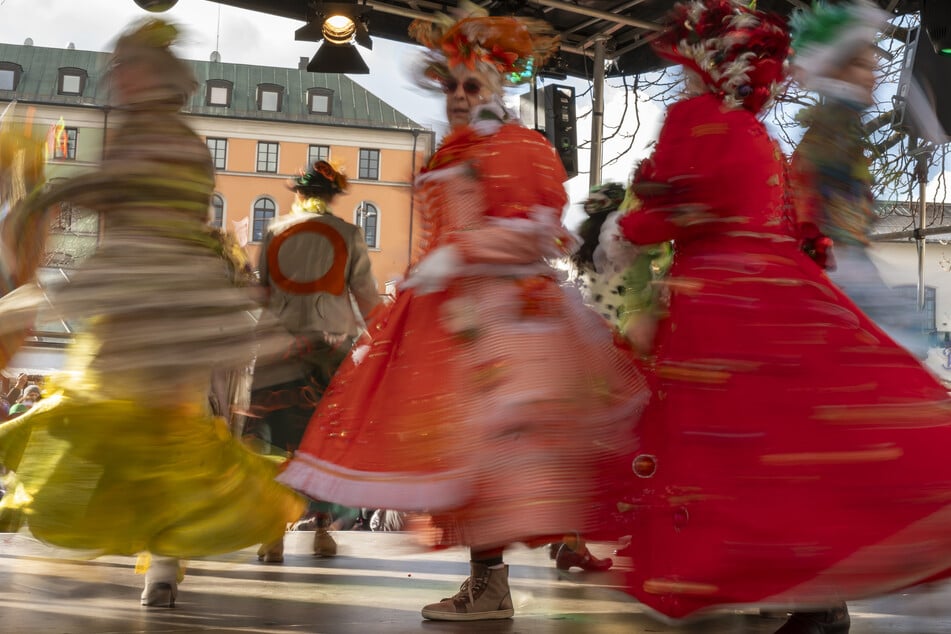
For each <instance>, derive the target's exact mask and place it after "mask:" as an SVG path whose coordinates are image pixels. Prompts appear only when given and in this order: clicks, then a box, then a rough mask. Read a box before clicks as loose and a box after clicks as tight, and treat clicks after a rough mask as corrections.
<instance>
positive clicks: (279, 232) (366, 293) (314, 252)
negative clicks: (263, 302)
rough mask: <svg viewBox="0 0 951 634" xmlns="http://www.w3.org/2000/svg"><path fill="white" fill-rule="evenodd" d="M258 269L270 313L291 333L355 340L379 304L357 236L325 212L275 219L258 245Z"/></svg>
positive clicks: (346, 224) (360, 236) (364, 248)
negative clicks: (327, 335)
mask: <svg viewBox="0 0 951 634" xmlns="http://www.w3.org/2000/svg"><path fill="white" fill-rule="evenodd" d="M259 271H260V274H261V283H262V284H263V285H265V286H267V287H268V288H269V289H270V301H269V306H270V309H271V310H272V311H273V312H274V314H276V315H277V316H278V317H279V318H280V320H281V322H282V323H283V324H284V327H285V328H287V329H288V330H289V331H290V332H291V333H293V334H295V335H301V334H309V333H319V332H325V333H327V334H329V335H347V336H349V337H354V336H356V335H357V334H359V332H360V330H361V328H362V327H363V323H364V322H365V321H366V320H367V319H368V318H369V316H370V313H372V312H373V310H374V309H375V308H377V306H378V305H379V304H380V296H379V293H378V291H377V286H376V282H375V280H374V279H373V272H372V271H371V270H370V258H369V255H368V252H367V245H366V242H365V241H364V239H363V234H362V232H361V231H360V229H359V227H357V226H355V225H353V224H351V223H349V222H347V221H345V220H341V219H340V218H337V217H336V216H334V215H333V214H330V213H325V214H312V213H292V214H290V215H288V216H286V217H283V218H279V219H277V220H276V221H275V222H274V223H273V224H272V225H271V227H270V228H269V229H268V232H267V235H266V237H265V239H264V243H263V244H262V248H261V260H260V266H259ZM351 297H352V299H351ZM354 303H355V304H356V307H357V309H358V310H359V313H360V317H358V316H357V315H356V314H355V311H354ZM361 318H362V319H361Z"/></svg>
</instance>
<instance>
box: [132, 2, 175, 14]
mask: <svg viewBox="0 0 951 634" xmlns="http://www.w3.org/2000/svg"><path fill="white" fill-rule="evenodd" d="M135 3H136V4H137V5H139V6H140V7H142V8H143V9H145V10H146V11H151V12H152V13H162V12H163V11H168V10H169V9H171V8H172V7H174V6H175V5H176V4H177V3H178V0H135Z"/></svg>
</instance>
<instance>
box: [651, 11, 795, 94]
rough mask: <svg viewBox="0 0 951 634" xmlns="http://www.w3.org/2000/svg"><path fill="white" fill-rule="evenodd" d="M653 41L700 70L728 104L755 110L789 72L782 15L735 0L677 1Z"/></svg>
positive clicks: (675, 59) (669, 56)
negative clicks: (668, 20) (680, 2)
mask: <svg viewBox="0 0 951 634" xmlns="http://www.w3.org/2000/svg"><path fill="white" fill-rule="evenodd" d="M653 47H654V50H655V51H656V52H657V54H658V55H659V56H661V57H664V58H666V59H669V60H671V61H673V62H676V63H678V64H682V65H683V66H684V67H686V68H687V69H689V70H691V71H693V72H694V73H696V74H697V76H698V77H699V78H700V80H701V81H702V82H703V84H704V86H705V87H706V89H707V90H709V91H710V92H713V93H714V94H717V95H720V96H721V98H722V99H723V101H724V103H726V104H727V105H729V106H731V107H735V108H745V109H747V110H749V111H751V112H754V113H757V112H759V111H761V110H762V109H763V108H765V107H766V106H767V105H768V104H769V103H770V102H771V101H772V100H773V98H774V97H775V96H776V94H777V93H778V92H779V91H780V90H781V89H782V87H783V85H784V84H785V81H786V78H787V67H788V62H787V59H786V58H787V57H788V55H789V32H788V30H787V29H786V24H785V21H784V19H783V18H782V17H780V16H778V15H775V14H771V13H766V12H764V11H756V10H753V9H750V8H749V7H748V6H746V5H745V4H742V3H740V2H738V1H736V0H694V1H693V2H688V3H682V4H678V5H677V6H675V7H674V9H673V10H672V11H671V13H670V24H669V27H668V28H667V30H666V31H664V32H663V33H662V34H661V35H660V36H659V37H658V38H657V39H656V40H654V42H653Z"/></svg>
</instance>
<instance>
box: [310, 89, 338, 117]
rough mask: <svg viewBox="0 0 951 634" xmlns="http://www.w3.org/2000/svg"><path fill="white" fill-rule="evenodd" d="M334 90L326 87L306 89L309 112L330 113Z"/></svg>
mask: <svg viewBox="0 0 951 634" xmlns="http://www.w3.org/2000/svg"><path fill="white" fill-rule="evenodd" d="M333 97H334V92H333V91H332V90H330V89H328V88H311V89H309V90H308V91H307V110H308V112H310V114H331V110H332V107H331V106H332V104H333Z"/></svg>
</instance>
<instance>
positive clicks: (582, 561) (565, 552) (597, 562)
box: [555, 544, 614, 572]
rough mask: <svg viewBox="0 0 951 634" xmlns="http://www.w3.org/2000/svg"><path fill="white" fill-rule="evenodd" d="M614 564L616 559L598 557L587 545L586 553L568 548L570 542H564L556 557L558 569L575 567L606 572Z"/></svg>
mask: <svg viewBox="0 0 951 634" xmlns="http://www.w3.org/2000/svg"><path fill="white" fill-rule="evenodd" d="M613 565H614V561H612V560H611V559H610V558H608V557H605V558H604V559H598V558H597V557H595V556H594V555H592V554H591V551H589V550H588V549H587V547H585V549H584V554H582V553H578V552H575V551H573V550H571V549H570V548H568V544H562V545H561V548H559V549H558V555H557V556H556V557H555V567H556V568H558V570H570V569H571V568H572V567H575V568H581V569H582V570H588V571H590V572H604V571H605V570H608V569H610V568H611V566H613Z"/></svg>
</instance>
